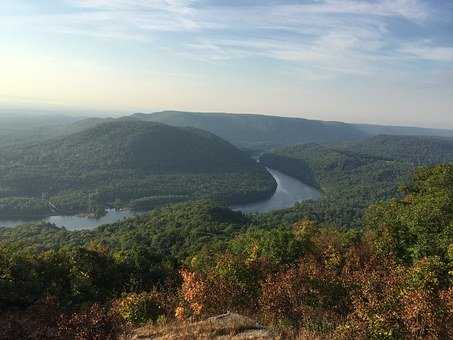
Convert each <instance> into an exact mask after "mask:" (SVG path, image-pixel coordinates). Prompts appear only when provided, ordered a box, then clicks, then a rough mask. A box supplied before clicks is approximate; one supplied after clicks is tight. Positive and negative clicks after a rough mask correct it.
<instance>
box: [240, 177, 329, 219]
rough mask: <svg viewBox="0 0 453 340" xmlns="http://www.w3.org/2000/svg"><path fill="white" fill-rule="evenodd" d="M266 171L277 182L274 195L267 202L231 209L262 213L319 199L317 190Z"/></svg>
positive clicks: (291, 178)
mask: <svg viewBox="0 0 453 340" xmlns="http://www.w3.org/2000/svg"><path fill="white" fill-rule="evenodd" d="M266 169H267V171H269V173H270V174H271V175H272V176H273V177H274V179H275V181H276V182H277V189H276V190H275V193H274V194H273V195H272V196H271V197H270V198H269V199H267V200H264V201H260V202H255V203H249V204H244V205H235V206H232V207H231V209H233V210H239V211H242V212H245V213H252V212H255V213H264V212H269V211H273V210H278V209H285V208H290V207H292V206H294V205H295V204H296V203H298V202H302V201H308V200H317V199H319V198H320V197H321V193H320V192H319V191H318V190H316V189H315V188H312V187H310V186H308V185H306V184H304V183H302V182H301V181H299V180H298V179H296V178H294V177H291V176H288V175H285V174H284V173H281V172H280V171H277V170H274V169H270V168H266Z"/></svg>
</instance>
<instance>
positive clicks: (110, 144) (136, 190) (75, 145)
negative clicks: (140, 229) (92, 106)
mask: <svg viewBox="0 0 453 340" xmlns="http://www.w3.org/2000/svg"><path fill="white" fill-rule="evenodd" d="M275 186H276V183H275V181H274V180H273V178H272V177H271V176H270V175H269V174H268V173H267V172H266V171H265V169H264V168H263V167H262V166H260V165H259V164H257V163H256V162H255V161H253V160H252V159H250V158H249V157H248V155H246V154H245V153H243V152H242V151H240V150H238V149H237V148H235V147H234V146H232V145H231V144H229V143H227V142H225V141H223V140H222V139H220V138H218V137H216V136H214V135H212V134H210V133H208V132H204V131H201V130H197V129H193V128H176V127H170V126H167V125H163V124H158V123H151V122H140V121H137V120H131V119H120V120H115V121H111V122H105V123H102V124H96V126H95V127H92V128H89V129H84V130H83V131H81V132H78V133H75V134H71V135H69V136H65V137H61V138H57V139H51V140H49V141H46V142H41V143H36V144H30V145H26V146H20V145H19V146H16V147H9V148H4V149H0V214H2V216H7V215H8V216H19V217H23V216H25V215H29V216H33V215H40V214H42V213H43V212H45V210H46V209H45V208H43V201H50V202H51V206H52V207H53V208H54V209H56V210H57V211H58V212H64V213H77V212H85V211H88V210H91V209H95V208H104V207H105V206H115V207H125V206H130V207H140V208H152V207H153V206H155V205H159V203H160V202H165V203H167V202H169V201H181V200H189V199H200V198H211V199H216V200H219V201H224V202H235V203H240V202H247V201H253V200H258V199H263V198H265V197H267V196H269V195H271V194H272V193H273V191H274V190H275ZM172 198H174V200H173V199H172ZM47 209H48V210H49V209H50V208H47ZM48 212H49V211H48Z"/></svg>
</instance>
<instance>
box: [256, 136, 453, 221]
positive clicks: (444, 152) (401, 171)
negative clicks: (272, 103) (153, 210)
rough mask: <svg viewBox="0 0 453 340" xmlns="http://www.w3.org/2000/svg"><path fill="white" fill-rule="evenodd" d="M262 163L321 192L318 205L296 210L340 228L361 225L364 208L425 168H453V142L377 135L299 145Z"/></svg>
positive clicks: (294, 210)
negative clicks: (329, 142)
mask: <svg viewBox="0 0 453 340" xmlns="http://www.w3.org/2000/svg"><path fill="white" fill-rule="evenodd" d="M261 163H262V164H265V165H266V166H269V167H272V168H275V169H277V170H279V171H281V172H283V173H287V174H289V175H291V176H294V177H296V178H299V179H300V180H302V181H303V182H305V183H307V184H311V185H312V186H315V187H318V188H320V189H321V190H322V191H323V193H324V195H323V198H322V199H321V200H320V201H318V202H311V203H305V204H302V205H299V206H298V207H295V208H294V209H293V211H292V214H296V215H300V216H306V215H310V216H312V217H313V218H316V219H318V220H322V221H327V222H333V223H335V224H337V225H349V226H350V225H359V224H360V220H361V217H362V212H363V209H364V208H365V207H367V206H369V205H370V204H373V203H375V202H378V201H380V200H382V199H388V198H390V197H393V196H395V195H396V194H397V192H398V186H400V185H403V184H404V183H405V181H406V180H407V179H408V177H409V174H410V173H411V172H412V171H413V170H414V169H415V167H417V166H420V165H432V164H448V163H450V164H451V163H453V139H451V138H441V137H414V136H376V137H371V138H368V139H366V140H362V141H358V142H354V143H347V144H342V145H338V144H336V145H318V144H306V145H296V146H291V147H287V148H282V149H279V150H275V151H274V152H273V153H267V154H264V155H262V157H261Z"/></svg>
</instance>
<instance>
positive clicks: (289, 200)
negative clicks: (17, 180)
mask: <svg viewBox="0 0 453 340" xmlns="http://www.w3.org/2000/svg"><path fill="white" fill-rule="evenodd" d="M267 171H269V173H270V174H271V175H272V176H273V177H274V178H275V181H276V182H277V189H276V191H275V193H274V194H273V195H272V196H271V197H270V198H269V199H267V200H264V201H260V202H255V203H250V204H244V205H234V206H232V207H231V209H233V210H238V211H242V212H244V213H252V212H257V213H263V212H269V211H273V210H278V209H285V208H290V207H292V206H294V205H295V204H296V203H297V202H302V201H306V200H316V199H319V198H320V196H321V195H320V193H319V191H318V190H316V189H314V188H312V187H310V186H308V185H306V184H304V183H302V182H301V181H299V180H297V179H295V178H293V177H290V176H288V175H285V174H283V173H281V172H280V171H277V170H274V169H269V168H267ZM138 214H139V213H134V212H132V211H129V210H113V209H110V210H107V214H106V215H105V216H103V217H101V218H99V219H96V218H89V217H83V216H78V215H74V216H50V217H47V218H45V219H42V220H40V221H44V222H48V223H53V224H55V225H56V226H57V227H64V228H66V229H68V230H83V229H94V228H96V227H98V226H100V225H103V224H110V223H114V222H118V221H120V220H123V219H126V218H129V217H134V216H136V215H138ZM40 221H39V220H38V221H36V220H35V221H31V220H28V221H26V220H0V227H15V226H17V225H21V224H28V223H36V222H40Z"/></svg>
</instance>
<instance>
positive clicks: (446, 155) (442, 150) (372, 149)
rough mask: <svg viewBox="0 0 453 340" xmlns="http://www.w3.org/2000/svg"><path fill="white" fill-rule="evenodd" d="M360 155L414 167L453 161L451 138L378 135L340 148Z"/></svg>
mask: <svg viewBox="0 0 453 340" xmlns="http://www.w3.org/2000/svg"><path fill="white" fill-rule="evenodd" d="M341 149H343V150H346V151H351V152H354V153H358V154H361V155H369V156H373V157H378V158H382V159H388V160H395V159H399V160H404V161H407V162H410V163H412V164H414V165H426V164H437V163H448V162H451V161H452V160H453V138H442V137H430V136H389V135H380V136H376V137H373V138H368V139H366V140H364V141H361V142H360V143H348V144H345V145H343V146H342V147H341Z"/></svg>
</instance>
